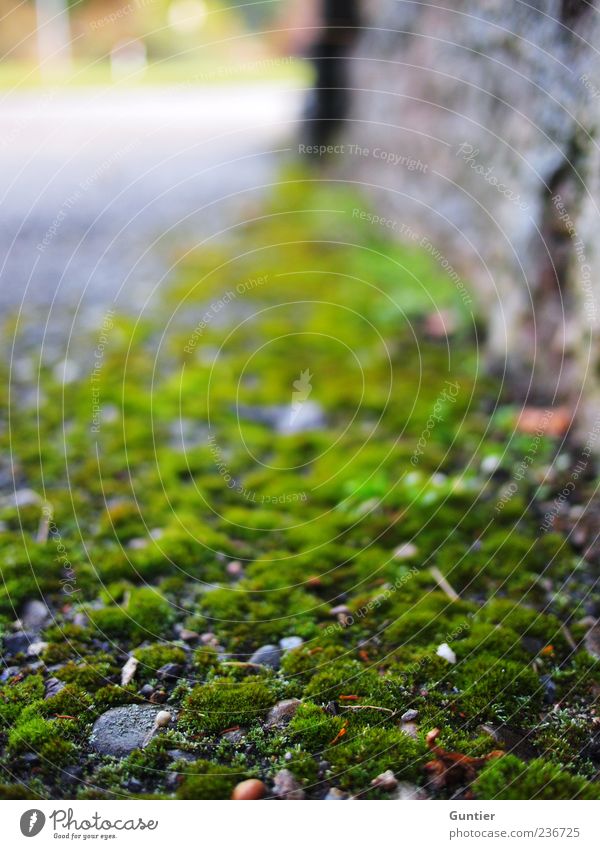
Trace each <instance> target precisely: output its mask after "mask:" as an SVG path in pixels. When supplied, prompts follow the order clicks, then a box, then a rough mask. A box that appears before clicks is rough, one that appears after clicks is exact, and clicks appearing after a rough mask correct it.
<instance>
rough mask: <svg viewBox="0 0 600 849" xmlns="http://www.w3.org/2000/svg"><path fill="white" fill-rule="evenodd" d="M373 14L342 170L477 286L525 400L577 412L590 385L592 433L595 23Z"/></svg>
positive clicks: (498, 2)
mask: <svg viewBox="0 0 600 849" xmlns="http://www.w3.org/2000/svg"><path fill="white" fill-rule="evenodd" d="M364 15H365V25H366V26H365V29H364V31H363V33H362V35H361V36H360V38H359V39H358V41H357V43H356V45H355V49H354V57H353V61H352V69H351V73H352V86H353V89H354V91H353V97H352V112H351V116H350V120H349V121H348V122H347V124H346V125H345V127H344V130H343V134H344V141H345V142H346V143H347V145H356V147H352V148H350V150H352V151H353V152H352V153H351V154H348V153H347V152H346V155H345V156H344V157H343V159H342V162H341V166H340V167H341V171H342V173H343V174H344V176H345V177H346V178H347V179H350V180H356V179H357V178H358V179H359V181H360V182H361V183H362V184H364V185H365V186H366V187H367V189H368V191H369V192H371V194H372V200H373V206H374V208H375V209H376V211H377V212H379V211H381V212H382V214H385V215H388V216H390V217H392V218H393V219H394V221H395V222H397V226H396V227H395V229H396V232H405V233H409V234H410V235H411V237H412V233H411V231H415V232H416V233H417V234H418V235H422V236H423V237H424V238H426V239H429V240H430V241H431V243H432V244H433V245H435V249H436V250H437V251H439V252H440V255H441V256H446V257H447V258H448V261H449V262H451V263H452V265H453V266H455V267H457V268H458V269H460V273H461V275H463V276H464V279H465V280H468V281H471V282H472V285H473V287H474V296H475V297H476V300H477V302H478V305H479V308H480V311H481V314H482V315H483V316H484V317H485V318H486V319H487V327H488V341H487V346H488V353H489V358H490V360H491V362H492V364H493V365H494V366H495V368H496V369H499V370H500V371H504V369H505V368H506V367H507V368H508V369H509V370H510V372H511V373H512V385H513V386H517V387H519V388H520V390H521V396H522V398H523V399H527V400H528V401H529V402H531V403H536V402H537V403H556V402H558V401H561V402H562V401H565V400H567V401H568V402H570V403H572V404H573V405H578V397H579V392H580V389H581V387H582V386H584V388H585V393H586V398H587V402H586V405H585V408H583V409H582V408H581V406H579V415H580V421H581V422H584V428H585V427H587V423H588V419H589V417H590V416H593V415H594V404H595V401H596V399H600V391H599V387H600V352H599V350H598V345H597V342H596V340H595V338H594V332H593V331H594V330H595V328H596V327H597V322H598V318H599V316H600V213H599V208H598V204H599V202H600V193H599V186H598V182H599V172H600V154H599V150H598V146H597V141H596V138H595V134H596V128H597V124H598V121H599V119H600V54H599V52H598V51H600V10H597V9H596V8H594V4H593V3H588V2H579V0H563V2H560V0H538V2H535V0H533V2H529V3H528V4H525V3H522V2H520V0H511V2H507V0H437V2H436V4H435V5H433V4H432V5H428V4H426V3H420V2H408V0H373V1H372V2H370V3H368V4H367V3H366V4H365V9H364ZM345 150H346V151H348V146H346V148H345ZM398 155H400V158H398ZM407 228H410V229H407ZM598 413H600V407H598Z"/></svg>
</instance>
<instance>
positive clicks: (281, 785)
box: [273, 769, 304, 801]
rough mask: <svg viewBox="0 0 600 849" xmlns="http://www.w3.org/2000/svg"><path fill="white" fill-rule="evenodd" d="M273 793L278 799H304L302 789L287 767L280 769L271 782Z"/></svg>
mask: <svg viewBox="0 0 600 849" xmlns="http://www.w3.org/2000/svg"><path fill="white" fill-rule="evenodd" d="M273 795H274V796H277V797H278V798H279V799H289V800H292V801H299V800H300V799H304V790H303V789H302V787H301V786H300V784H299V783H298V782H297V781H296V779H295V778H294V776H293V774H292V773H291V772H290V771H289V769H280V770H279V772H278V773H277V775H276V776H275V781H274V782H273Z"/></svg>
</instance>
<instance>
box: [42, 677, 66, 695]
mask: <svg viewBox="0 0 600 849" xmlns="http://www.w3.org/2000/svg"><path fill="white" fill-rule="evenodd" d="M64 687H65V684H64V683H63V682H62V681H59V680H58V678H48V679H47V680H46V683H45V684H44V698H45V699H51V698H52V696H56V695H57V693H60V691H61V690H62V689H63V688H64Z"/></svg>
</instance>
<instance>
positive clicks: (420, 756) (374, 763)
mask: <svg viewBox="0 0 600 849" xmlns="http://www.w3.org/2000/svg"><path fill="white" fill-rule="evenodd" d="M425 751H426V750H425V746H424V744H422V743H419V742H418V741H416V740H413V738H412V737H409V736H408V735H407V734H404V733H403V732H402V731H400V730H399V729H396V728H388V729H382V728H377V727H373V728H360V729H357V730H356V731H354V732H349V733H348V734H347V735H346V736H345V737H343V738H342V740H341V741H340V742H339V743H337V744H336V745H335V746H332V747H330V748H329V749H328V750H327V751H326V753H325V758H326V759H327V760H328V761H329V762H330V764H331V770H330V772H331V775H332V778H333V779H335V781H336V783H338V784H339V786H340V787H342V788H345V789H352V790H353V792H356V791H359V792H369V788H370V783H371V781H372V779H374V778H375V777H376V776H378V775H380V774H381V773H382V772H385V771H386V770H387V769H391V770H392V771H393V772H394V773H395V775H396V777H397V778H399V779H401V780H407V781H417V780H419V778H420V775H421V767H422V765H423V763H424V758H425Z"/></svg>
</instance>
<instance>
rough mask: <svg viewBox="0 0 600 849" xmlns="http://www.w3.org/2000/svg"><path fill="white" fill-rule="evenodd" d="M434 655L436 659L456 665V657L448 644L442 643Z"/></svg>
mask: <svg viewBox="0 0 600 849" xmlns="http://www.w3.org/2000/svg"><path fill="white" fill-rule="evenodd" d="M436 654H437V656H438V657H441V658H443V659H444V660H446V661H448V663H456V655H455V653H454V652H453V651H452V649H451V648H450V646H449V645H448V643H442V644H441V645H439V646H438V647H437V651H436Z"/></svg>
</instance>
